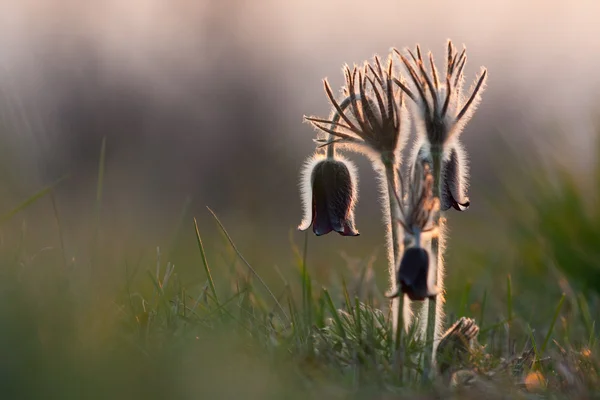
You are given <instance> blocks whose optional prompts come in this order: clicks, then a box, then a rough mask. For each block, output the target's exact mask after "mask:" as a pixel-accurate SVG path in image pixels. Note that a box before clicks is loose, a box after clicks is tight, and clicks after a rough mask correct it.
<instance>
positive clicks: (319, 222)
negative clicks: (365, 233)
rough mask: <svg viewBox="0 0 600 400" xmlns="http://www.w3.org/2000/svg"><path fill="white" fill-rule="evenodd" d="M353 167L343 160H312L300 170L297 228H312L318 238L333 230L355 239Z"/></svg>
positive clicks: (320, 158)
mask: <svg viewBox="0 0 600 400" xmlns="http://www.w3.org/2000/svg"><path fill="white" fill-rule="evenodd" d="M356 183H357V182H356V172H355V168H354V165H352V163H350V162H349V161H347V160H346V159H344V158H342V157H340V156H336V158H334V159H331V158H325V157H323V156H319V155H317V156H314V157H312V158H311V159H310V160H309V161H308V162H307V163H306V165H305V167H304V169H303V170H302V199H303V203H304V218H303V220H302V223H301V224H300V226H299V227H298V229H300V230H302V231H303V230H306V229H308V228H309V227H310V226H311V225H312V227H313V232H314V233H315V235H317V236H321V235H325V234H327V233H329V232H331V231H336V232H338V233H339V234H340V235H342V236H358V234H359V233H358V231H357V230H356V228H355V227H354V205H355V203H356V200H357V198H358V192H357V185H356Z"/></svg>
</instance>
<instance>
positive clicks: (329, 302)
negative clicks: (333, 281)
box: [323, 288, 346, 340]
mask: <svg viewBox="0 0 600 400" xmlns="http://www.w3.org/2000/svg"><path fill="white" fill-rule="evenodd" d="M323 295H324V296H325V300H326V303H327V305H328V306H329V312H330V313H331V316H332V317H333V320H334V321H335V324H336V325H337V327H338V330H339V334H340V336H341V337H342V338H343V339H344V340H345V339H346V330H345V329H344V325H343V323H342V320H341V319H340V315H339V314H338V312H337V309H336V308H335V305H334V304H333V300H332V299H331V296H330V295H329V292H328V291H327V289H325V288H323Z"/></svg>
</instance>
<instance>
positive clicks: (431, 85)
mask: <svg viewBox="0 0 600 400" xmlns="http://www.w3.org/2000/svg"><path fill="white" fill-rule="evenodd" d="M395 52H396V53H397V54H398V56H399V57H400V58H401V60H402V62H403V63H404V65H405V67H406V69H407V71H408V73H409V76H410V79H411V82H412V86H413V88H414V91H413V89H411V88H409V87H408V86H407V85H406V84H404V82H402V81H400V80H398V79H396V80H395V83H396V84H397V85H398V86H399V87H401V88H402V90H403V91H404V92H405V93H406V94H407V96H408V97H410V98H411V99H412V100H413V103H414V105H415V107H416V109H415V114H416V115H417V116H418V117H419V118H417V120H416V122H415V124H416V127H417V133H418V139H417V142H416V143H415V147H414V148H413V162H427V163H429V164H430V165H431V166H432V169H433V173H434V176H435V175H439V176H435V177H436V178H437V179H435V180H436V183H438V182H437V181H438V179H439V190H438V188H436V189H435V190H434V193H436V194H437V193H439V196H440V201H441V209H442V211H445V210H448V209H449V208H451V207H452V208H454V209H456V210H459V211H463V210H465V209H467V208H468V207H469V205H470V202H469V200H468V198H467V196H466V193H465V191H466V188H467V186H468V183H467V180H468V178H467V166H466V155H465V152H464V149H463V147H462V146H461V144H460V142H459V141H458V137H459V135H460V132H461V131H462V129H463V128H464V126H465V124H466V123H467V122H468V121H469V119H471V117H472V115H473V112H474V111H475V109H476V108H477V105H478V104H479V102H480V100H481V96H480V95H481V93H482V92H483V89H484V87H485V82H486V78H487V70H486V69H485V68H482V71H481V74H480V76H479V78H477V80H476V82H475V84H474V86H473V88H472V89H471V94H470V95H469V96H468V97H466V96H465V95H464V93H463V81H464V79H463V77H464V75H463V73H464V67H465V64H466V61H467V55H466V50H465V49H463V50H462V52H461V53H460V54H459V53H458V52H457V51H456V50H455V48H454V46H453V45H452V42H451V41H448V52H447V63H446V76H445V79H444V82H440V77H439V73H438V71H437V69H436V67H435V64H434V62H433V56H432V55H431V53H429V57H428V58H429V64H430V71H427V68H426V66H425V62H424V61H423V56H422V54H421V49H420V47H419V46H417V51H416V56H415V54H414V53H413V52H412V51H411V50H408V49H407V52H408V54H409V57H410V59H409V58H407V57H406V56H404V55H402V54H401V53H400V52H399V51H398V50H395ZM438 163H439V164H441V165H439V167H438V166H436V165H435V164H438Z"/></svg>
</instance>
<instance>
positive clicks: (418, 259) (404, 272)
mask: <svg viewBox="0 0 600 400" xmlns="http://www.w3.org/2000/svg"><path fill="white" fill-rule="evenodd" d="M428 273H429V254H428V253H427V250H425V249H423V248H420V247H411V248H409V249H406V251H405V252H404V255H403V256H402V261H401V262H400V268H399V269H398V282H399V283H400V290H402V292H403V293H405V294H406V295H407V296H408V298H409V299H411V300H413V301H417V300H418V301H422V300H425V299H426V298H431V297H434V296H435V295H436V294H437V293H435V291H430V290H429V287H428V285H427V275H428Z"/></svg>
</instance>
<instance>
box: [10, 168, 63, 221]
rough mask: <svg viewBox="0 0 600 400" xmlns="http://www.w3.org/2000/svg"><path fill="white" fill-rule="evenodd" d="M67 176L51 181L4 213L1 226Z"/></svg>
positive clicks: (46, 193)
mask: <svg viewBox="0 0 600 400" xmlns="http://www.w3.org/2000/svg"><path fill="white" fill-rule="evenodd" d="M67 177H68V176H63V177H62V178H60V179H58V180H56V181H54V182H53V183H51V184H50V185H48V186H46V187H45V188H43V189H42V190H40V191H39V192H37V193H35V194H33V195H32V196H31V197H28V198H27V199H25V200H23V201H22V202H21V203H20V204H19V205H18V206H16V207H15V208H13V209H12V210H10V211H9V212H7V213H5V214H4V215H2V216H1V217H0V226H2V225H3V224H4V223H6V222H7V221H8V220H10V219H11V218H12V217H14V216H15V215H17V214H18V213H20V212H21V211H23V210H24V209H26V208H27V207H29V206H30V205H32V204H33V203H35V202H36V201H38V200H39V199H41V198H42V197H44V196H46V195H48V194H49V193H50V192H51V191H52V190H53V189H54V188H55V187H56V186H58V184H59V183H60V182H62V181H63V180H65V179H66V178H67Z"/></svg>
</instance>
